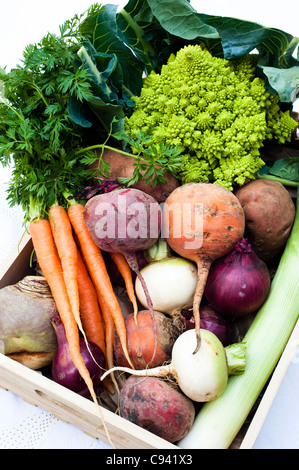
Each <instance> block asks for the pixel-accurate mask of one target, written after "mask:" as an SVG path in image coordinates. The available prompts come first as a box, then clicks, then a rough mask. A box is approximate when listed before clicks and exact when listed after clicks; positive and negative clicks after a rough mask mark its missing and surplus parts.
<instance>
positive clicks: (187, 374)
mask: <svg viewBox="0 0 299 470" xmlns="http://www.w3.org/2000/svg"><path fill="white" fill-rule="evenodd" d="M200 333H201V347H200V348H199V350H198V351H197V352H196V353H194V348H195V346H196V342H197V337H196V332H195V329H192V330H187V331H185V332H184V333H182V334H181V335H180V336H179V337H178V338H177V340H176V341H175V343H174V346H173V349H172V357H171V362H170V363H169V364H167V365H165V366H161V367H154V368H152V369H143V370H138V371H137V370H133V369H130V368H127V367H113V368H112V369H110V370H108V371H107V372H105V373H104V374H103V376H102V378H101V379H102V380H103V379H104V378H105V377H106V376H107V375H108V374H109V373H111V372H113V371H115V370H119V371H123V372H127V373H129V374H132V375H138V376H146V377H173V378H175V380H176V382H177V384H178V386H179V387H180V389H181V390H182V392H183V393H184V394H185V395H186V396H187V397H189V398H190V399H191V400H193V401H195V402H207V401H211V400H214V399H215V398H217V397H219V396H220V395H221V394H222V393H223V391H224V390H225V388H226V385H227V381H228V376H229V373H230V372H229V366H228V363H227V361H228V356H227V354H226V349H225V348H224V347H223V345H222V343H221V341H220V340H219V339H218V338H217V336H215V335H214V333H212V332H210V331H208V330H204V329H201V332H200ZM232 346H233V345H232ZM230 347H231V346H230ZM236 349H238V350H239V349H240V348H239V346H238V343H237V348H236ZM242 354H243V351H242V350H241V355H242ZM234 360H235V361H236V362H239V363H240V368H239V367H236V364H235V370H237V373H238V374H239V373H242V371H244V356H243V357H240V358H236V357H234ZM234 373H235V372H234Z"/></svg>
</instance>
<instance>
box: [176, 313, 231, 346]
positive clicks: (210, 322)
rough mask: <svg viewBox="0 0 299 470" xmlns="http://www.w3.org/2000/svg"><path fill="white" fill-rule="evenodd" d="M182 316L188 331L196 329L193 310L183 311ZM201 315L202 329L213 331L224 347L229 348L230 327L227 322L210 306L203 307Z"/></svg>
mask: <svg viewBox="0 0 299 470" xmlns="http://www.w3.org/2000/svg"><path fill="white" fill-rule="evenodd" d="M181 315H182V317H183V319H184V323H185V325H186V329H187V330H190V329H192V328H195V322H194V317H193V312H192V309H183V310H182V311H181ZM199 315H200V328H203V329H204V330H209V331H211V332H212V333H214V335H215V336H217V338H218V339H219V340H220V341H221V343H222V344H223V346H228V345H229V344H230V325H229V323H228V322H227V320H226V319H225V318H223V316H222V315H220V314H219V313H218V312H216V311H215V310H214V309H213V308H212V307H211V306H209V305H201V306H200V309H199Z"/></svg>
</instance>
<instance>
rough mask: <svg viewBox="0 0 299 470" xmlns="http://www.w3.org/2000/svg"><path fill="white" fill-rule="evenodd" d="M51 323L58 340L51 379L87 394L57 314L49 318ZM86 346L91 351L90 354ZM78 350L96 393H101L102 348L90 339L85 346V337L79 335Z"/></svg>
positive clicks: (103, 363)
mask: <svg viewBox="0 0 299 470" xmlns="http://www.w3.org/2000/svg"><path fill="white" fill-rule="evenodd" d="M51 323H52V325H53V328H54V331H55V333H56V336H57V342H58V349H57V351H56V354H55V356H54V359H53V362H52V378H53V380H54V381H55V382H57V383H59V384H60V385H63V386H64V387H66V388H68V389H70V390H72V391H73V392H76V393H78V394H79V395H82V396H84V397H87V396H89V395H90V393H89V390H88V387H87V386H86V384H85V381H84V380H83V379H82V377H81V375H80V373H79V371H78V369H77V368H76V367H75V365H74V363H73V361H72V359H71V356H70V351H69V346H68V342H67V339H66V335H65V329H64V325H63V323H62V321H61V320H60V318H59V317H58V316H56V317H53V318H52V319H51ZM88 348H89V350H90V351H91V354H90V352H89V350H88ZM80 352H81V355H82V357H83V359H84V362H85V365H86V367H87V369H88V370H89V373H90V376H91V378H92V381H93V386H94V389H95V391H96V392H97V393H102V392H103V388H102V386H101V376H102V375H103V373H104V372H105V369H106V359H105V355H104V353H103V351H102V349H101V348H100V347H99V346H98V345H97V344H95V343H93V342H91V341H89V342H88V347H87V345H86V342H85V339H84V338H82V337H80Z"/></svg>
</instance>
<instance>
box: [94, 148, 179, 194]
mask: <svg viewBox="0 0 299 470" xmlns="http://www.w3.org/2000/svg"><path fill="white" fill-rule="evenodd" d="M100 153H102V151H100ZM102 158H103V160H104V161H105V162H107V163H108V164H109V165H110V171H109V178H113V179H114V178H115V179H118V178H130V177H132V176H133V172H134V168H135V166H134V164H135V159H134V158H130V157H129V156H126V155H122V154H121V153H119V152H117V151H115V150H109V149H105V150H104V153H103V157H102ZM97 166H98V162H96V163H94V164H93V165H92V168H95V169H96V168H97ZM163 177H164V179H165V181H166V183H165V184H157V185H156V186H153V185H152V184H151V183H149V184H146V183H145V181H144V180H142V181H139V182H137V183H135V184H134V185H133V186H132V187H133V188H135V189H139V190H140V191H143V192H144V193H146V194H149V195H150V196H152V197H154V198H155V199H156V200H157V201H158V202H164V201H165V200H166V199H167V197H168V196H169V194H170V193H172V191H173V190H174V189H175V188H177V187H178V186H179V183H178V180H177V179H176V178H175V177H174V176H173V175H172V174H171V173H170V172H169V171H165V172H164V176H163Z"/></svg>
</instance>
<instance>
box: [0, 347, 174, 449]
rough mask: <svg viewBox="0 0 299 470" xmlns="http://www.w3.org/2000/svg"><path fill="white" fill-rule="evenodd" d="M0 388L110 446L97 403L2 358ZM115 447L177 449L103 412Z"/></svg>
mask: <svg viewBox="0 0 299 470" xmlns="http://www.w3.org/2000/svg"><path fill="white" fill-rule="evenodd" d="M0 387H1V388H4V389H6V390H9V391H11V392H13V393H15V394H16V395H18V396H20V397H21V398H23V399H24V400H25V401H26V402H28V403H31V404H32V405H37V406H40V407H41V408H43V409H45V410H47V411H49V412H51V413H53V415H55V416H56V417H57V418H59V419H61V420H62V421H64V422H67V423H71V424H73V425H75V426H77V427H78V428H80V429H81V430H82V431H84V432H85V433H86V434H88V435H90V436H92V437H93V438H99V439H101V440H103V441H105V442H109V440H108V437H107V434H106V431H105V429H104V427H103V422H102V418H101V415H100V412H99V410H98V408H97V406H96V405H95V403H94V402H93V401H91V400H89V399H87V398H84V397H81V396H80V395H78V394H76V393H74V392H72V391H71V390H68V389H66V388H65V387H62V386H61V385H59V384H57V383H56V382H54V381H52V380H50V379H48V378H47V377H44V376H43V375H42V374H40V373H39V372H37V371H33V370H31V369H28V368H27V367H25V366H23V365H22V364H19V363H18V362H16V361H14V360H12V359H10V358H8V357H6V356H4V355H3V354H0ZM101 410H102V412H103V416H104V420H105V423H106V426H107V428H108V431H109V435H110V438H111V441H112V443H113V446H114V447H115V448H116V449H176V446H174V445H173V444H170V443H169V442H167V441H165V440H164V439H161V438H159V437H157V436H155V435H154V434H152V433H150V432H148V431H146V430H144V429H142V428H140V427H139V426H136V425H135V424H133V423H131V422H129V421H127V420H125V419H123V418H121V417H120V416H118V415H117V414H115V413H112V412H111V411H108V410H106V409H105V408H103V407H102V408H101Z"/></svg>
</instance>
